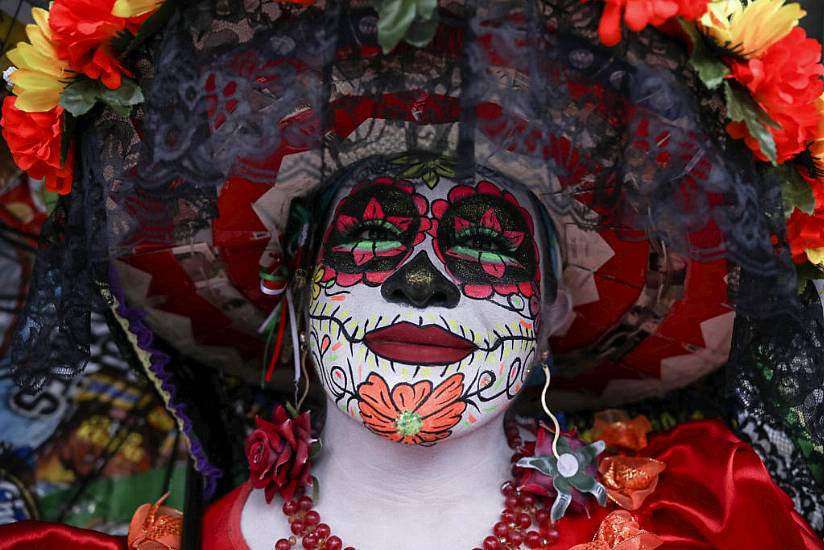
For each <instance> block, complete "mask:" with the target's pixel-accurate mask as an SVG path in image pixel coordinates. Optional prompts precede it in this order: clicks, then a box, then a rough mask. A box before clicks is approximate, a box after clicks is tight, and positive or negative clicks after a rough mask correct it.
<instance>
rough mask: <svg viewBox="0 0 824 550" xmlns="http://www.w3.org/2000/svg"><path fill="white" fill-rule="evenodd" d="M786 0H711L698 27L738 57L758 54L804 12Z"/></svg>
mask: <svg viewBox="0 0 824 550" xmlns="http://www.w3.org/2000/svg"><path fill="white" fill-rule="evenodd" d="M784 2H786V0H752V1H751V2H750V3H749V4H747V5H746V6H744V5H743V4H742V3H741V0H715V1H714V2H712V3H710V4H709V5H708V6H707V13H705V14H704V15H703V16H702V17H701V20H700V21H699V26H700V27H701V30H702V31H703V32H704V34H706V35H707V36H709V37H711V38H712V39H713V41H714V42H715V43H716V44H718V45H719V46H721V47H723V48H726V49H728V50H730V51H733V52H735V53H736V54H737V55H740V56H741V57H744V58H747V59H751V58H757V57H759V56H760V55H761V54H762V53H763V52H764V50H766V49H767V48H769V47H770V46H772V45H773V44H775V43H776V42H778V41H779V40H781V39H782V38H784V37H785V36H787V35H788V34H790V31H792V30H793V29H794V28H795V27H796V26H797V25H798V21H799V19H801V18H802V17H804V16H805V15H807V12H805V11H804V10H803V9H801V6H800V5H798V4H796V3H792V4H787V5H784Z"/></svg>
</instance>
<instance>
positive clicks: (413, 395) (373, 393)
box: [358, 372, 466, 445]
mask: <svg viewBox="0 0 824 550" xmlns="http://www.w3.org/2000/svg"><path fill="white" fill-rule="evenodd" d="M463 380H464V375H463V374H461V373H457V374H453V375H452V376H450V377H449V378H447V379H446V380H444V381H443V382H442V383H441V384H439V385H438V386H437V387H436V388H434V389H433V388H432V382H431V381H429V380H422V381H420V382H417V383H415V384H406V383H400V384H397V385H396V386H395V387H394V388H392V389H391V390H390V389H389V386H387V385H386V381H385V380H384V379H383V378H381V376H379V375H378V374H377V373H374V372H373V373H371V374H370V375H369V376H368V377H367V379H366V381H365V382H364V383H362V384H361V385H360V386H358V408H359V410H360V416H361V419H362V420H363V423H364V424H365V425H366V427H367V428H369V429H370V430H371V431H373V432H374V433H376V434H378V435H380V436H382V437H385V438H387V439H390V440H392V441H399V442H401V443H405V444H407V445H420V444H427V443H435V442H436V441H438V440H440V439H444V438H446V437H449V435H451V433H452V428H453V427H455V425H456V424H457V423H458V422H459V421H460V420H461V415H462V414H463V412H464V410H465V409H466V403H464V402H463V401H461V400H460V397H461V395H462V394H463V388H464V385H463Z"/></svg>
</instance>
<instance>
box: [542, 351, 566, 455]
mask: <svg viewBox="0 0 824 550" xmlns="http://www.w3.org/2000/svg"><path fill="white" fill-rule="evenodd" d="M543 368H544V378H546V381H545V382H544V390H543V391H542V392H541V406H542V407H543V408H544V412H545V413H546V415H547V416H548V417H549V418H550V420H552V424H553V426H555V434H554V435H553V436H552V454H553V455H554V456H555V458H556V460H557V459H560V458H561V455H559V454H558V439H560V438H561V425H560V424H559V423H558V419H557V418H555V415H554V414H552V411H550V410H549V407H548V406H547V404H546V392H547V390H548V389H549V380H550V374H549V367H548V366H547V365H546V363H544V365H543Z"/></svg>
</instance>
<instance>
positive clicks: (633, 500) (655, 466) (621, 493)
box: [598, 455, 667, 510]
mask: <svg viewBox="0 0 824 550" xmlns="http://www.w3.org/2000/svg"><path fill="white" fill-rule="evenodd" d="M666 467H667V465H666V464H664V463H663V462H661V461H658V460H655V459H654V458H646V457H640V456H639V457H633V456H623V455H619V456H608V457H605V458H604V459H603V460H601V463H600V464H599V465H598V472H599V473H600V474H601V482H602V483H603V484H604V486H605V487H606V488H607V495H608V496H609V498H610V500H612V501H613V502H615V504H617V505H618V506H620V507H621V508H624V509H626V510H637V509H638V508H640V507H641V505H642V504H643V503H644V499H646V498H647V497H648V496H649V495H650V494H651V493H652V492H653V491H654V490H655V488H656V487H657V486H658V474H660V473H661V472H663V471H664V469H665V468H666Z"/></svg>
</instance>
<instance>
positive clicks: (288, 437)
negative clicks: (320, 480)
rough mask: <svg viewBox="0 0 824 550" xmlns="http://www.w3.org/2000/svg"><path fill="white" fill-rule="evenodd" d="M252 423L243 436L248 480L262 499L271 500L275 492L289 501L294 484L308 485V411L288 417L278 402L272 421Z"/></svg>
mask: <svg viewBox="0 0 824 550" xmlns="http://www.w3.org/2000/svg"><path fill="white" fill-rule="evenodd" d="M256 424H257V429H256V430H255V431H253V432H252V434H251V435H250V436H249V437H248V438H247V439H246V458H247V459H248V460H249V481H250V483H251V484H252V487H254V488H255V489H263V490H264V494H265V496H266V502H272V499H273V498H274V497H275V493H280V495H281V497H283V499H284V500H290V499H291V498H292V496H294V494H295V491H296V490H297V489H298V487H301V486H303V487H306V486H308V485H311V484H312V473H311V470H310V463H309V450H310V446H311V444H312V426H311V422H310V418H309V412H308V411H307V412H305V413H303V414H301V415H299V416H297V417H296V418H291V417H290V416H289V415H288V414H287V412H286V409H284V408H283V406H282V405H278V406H277V407H276V408H275V411H274V413H273V414H272V422H268V421H266V420H261V419H260V418H257V419H256Z"/></svg>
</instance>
